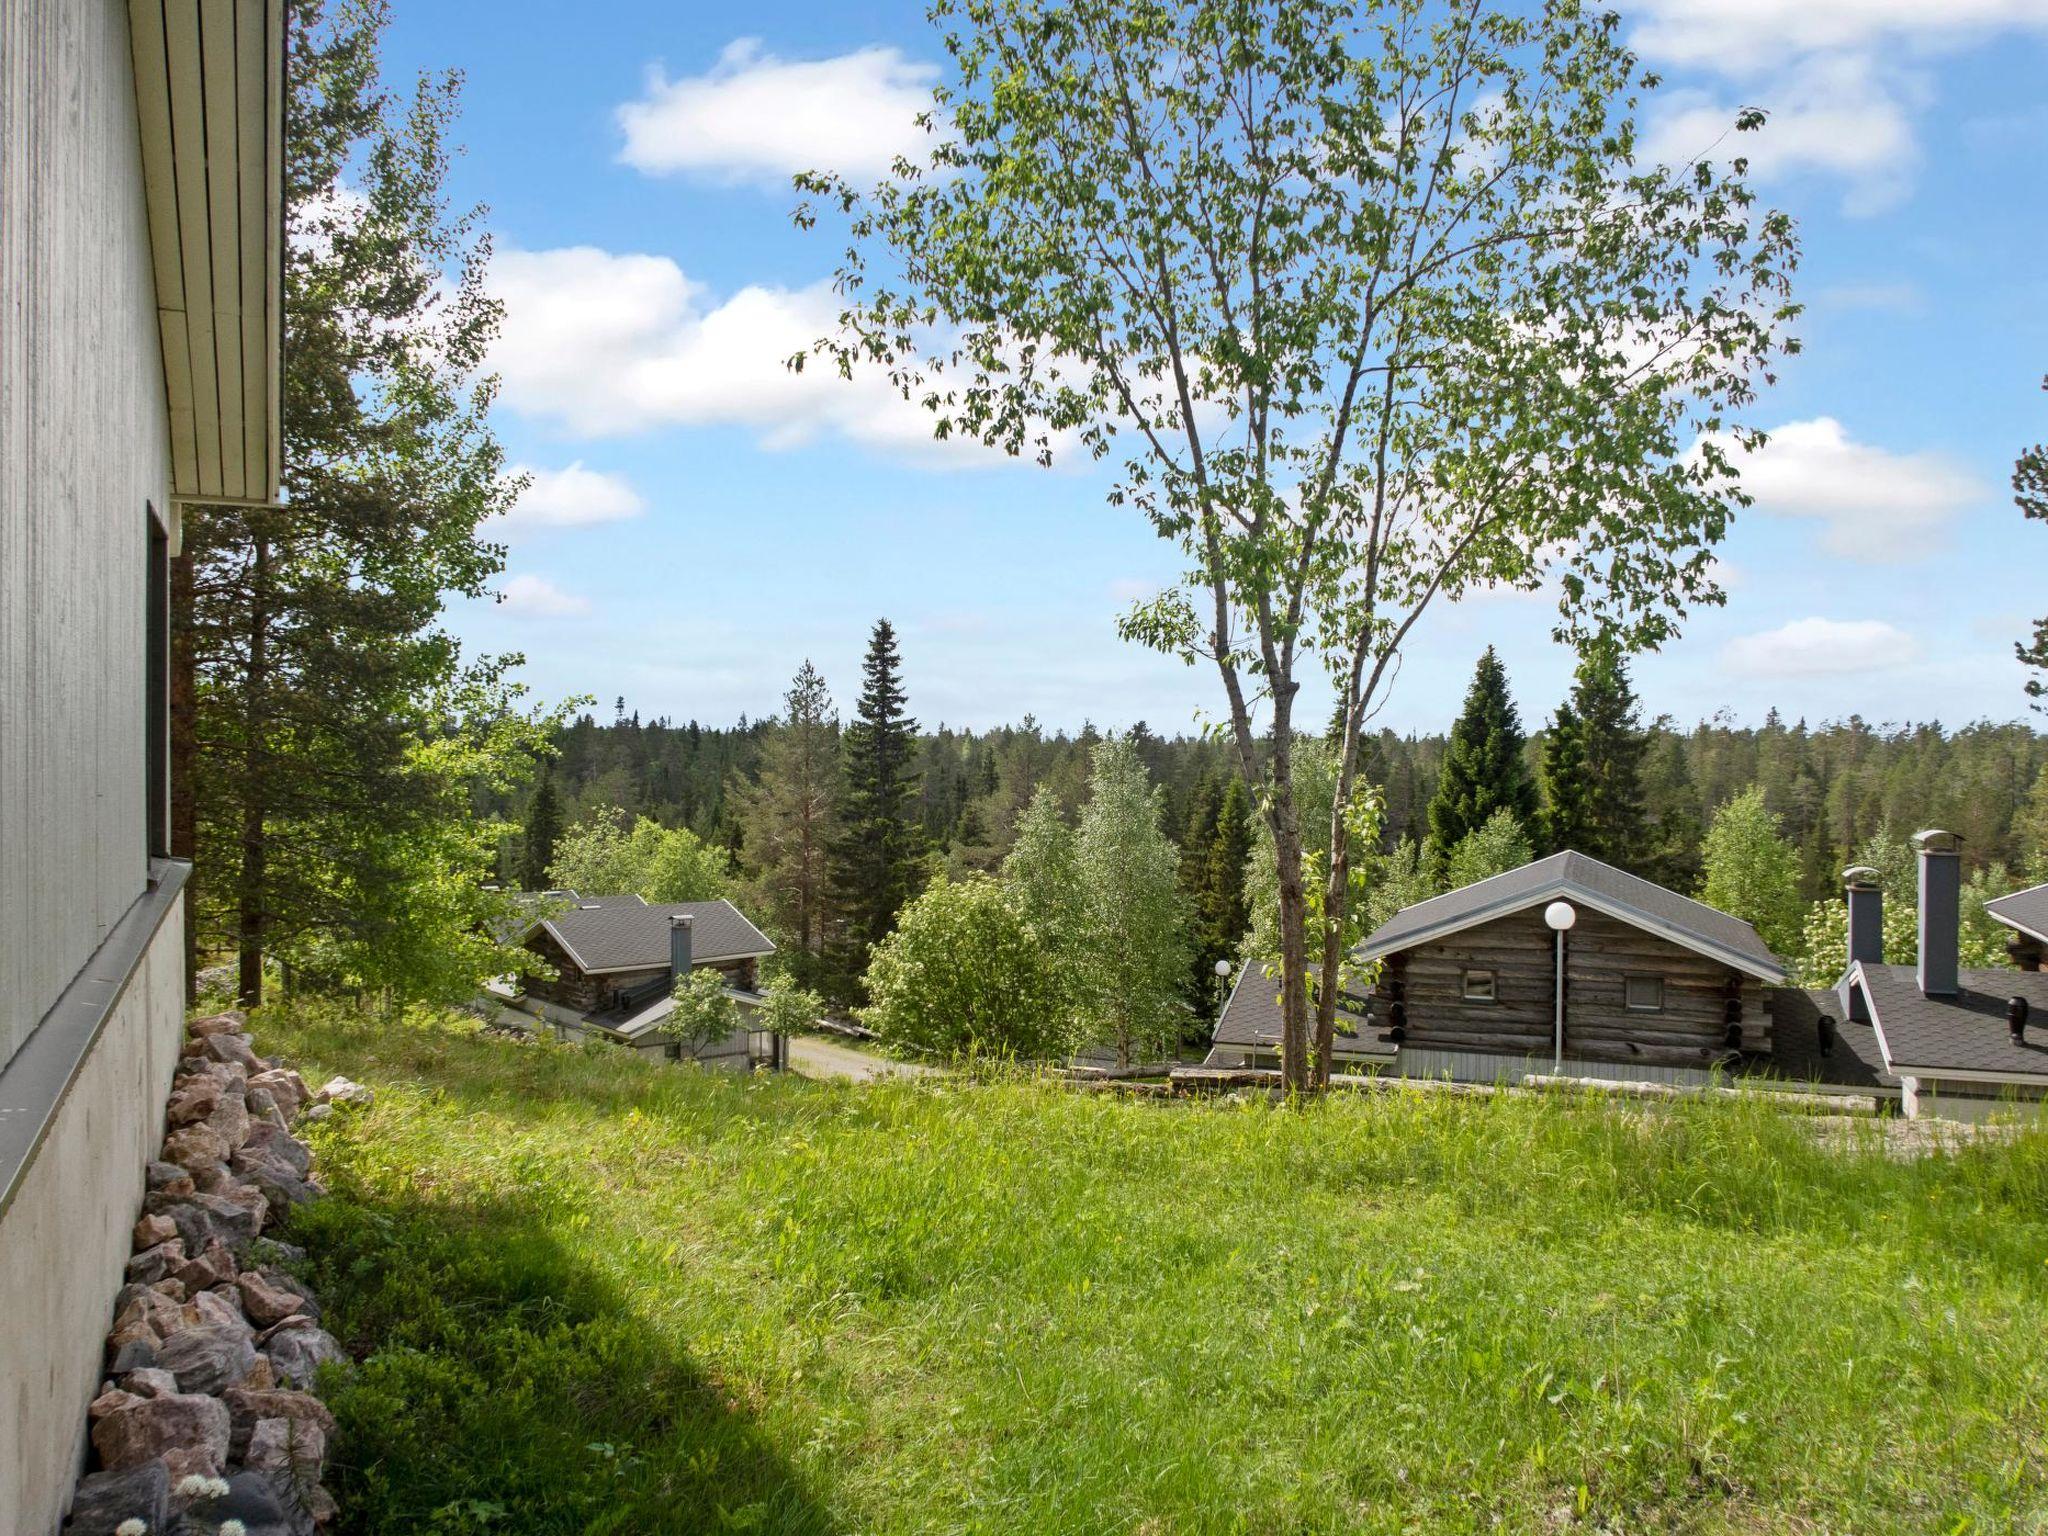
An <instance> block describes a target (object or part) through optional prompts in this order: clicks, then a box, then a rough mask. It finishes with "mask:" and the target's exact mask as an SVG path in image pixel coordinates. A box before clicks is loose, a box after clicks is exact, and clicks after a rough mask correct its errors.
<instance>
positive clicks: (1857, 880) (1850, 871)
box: [1842, 864, 1879, 890]
mask: <svg viewBox="0 0 2048 1536" xmlns="http://www.w3.org/2000/svg"><path fill="white" fill-rule="evenodd" d="M1878 878H1879V877H1878V873H1877V871H1876V870H1874V869H1872V868H1871V867H1870V866H1869V865H1868V864H1851V865H1850V866H1849V867H1848V868H1847V869H1845V870H1843V871H1842V883H1843V884H1844V885H1847V886H1852V887H1854V888H1855V889H1857V890H1875V889H1876V888H1877V882H1878Z"/></svg>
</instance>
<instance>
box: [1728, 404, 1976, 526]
mask: <svg viewBox="0 0 2048 1536" xmlns="http://www.w3.org/2000/svg"><path fill="white" fill-rule="evenodd" d="M1721 446H1722V447H1723V449H1724V450H1725V451H1727V452H1728V453H1729V454H1730V457H1731V458H1732V459H1733V461H1734V463H1735V466H1736V468H1737V469H1738V470H1739V471H1740V473H1741V476H1742V487H1743V489H1744V490H1746V491H1748V492H1749V494H1750V495H1751V496H1753V497H1755V498H1756V505H1757V509H1758V510H1759V511H1761V512H1766V513H1769V514H1770V515H1772V516H1774V517H1805V518H1813V519H1815V520H1816V521H1818V522H1819V523H1820V524H1821V525H1822V527H1821V546H1822V548H1824V549H1825V550H1827V552H1828V553H1829V554H1832V555H1838V556H1841V557H1842V558H1844V559H1848V560H1860V561H1892V560H1910V559H1917V558H1922V557H1924V556H1925V555H1927V553H1928V552H1929V545H1930V543H1931V541H1933V540H1934V539H1935V538H1936V536H1937V535H1938V534H1939V531H1940V529H1941V528H1942V526H1943V525H1944V524H1945V523H1947V522H1948V520H1949V519H1950V518H1952V517H1954V516H1955V515H1956V513H1958V512H1960V511H1961V510H1962V509H1963V508H1965V507H1967V506H1969V505H1971V504H1972V503H1973V502H1976V501H1978V500H1981V499H1982V498H1984V497H1986V496H1987V495H1989V494H1990V491H1989V488H1988V487H1986V486H1985V485H1984V484H1983V483H1982V482H1981V481H1979V480H1978V479H1977V477H1976V476H1975V475H1973V474H1971V473H1970V472H1969V471H1968V470H1967V469H1965V468H1963V467H1962V466H1961V465H1959V464H1957V463H1955V462H1954V461H1953V460H1951V459H1949V458H1947V457H1945V456H1944V455H1942V454H1938V453H1893V452H1891V451H1890V450H1888V449H1884V448H1878V447H1875V446H1873V445H1871V444H1869V443H1859V442H1856V441H1854V440H1853V439H1851V438H1850V436H1849V434H1848V432H1847V430H1846V429H1844V427H1843V426H1842V424H1841V423H1840V422H1839V421H1837V420H1835V419H1834V418H1833V417H1832V416H1818V417H1815V418H1814V419H1813V420H1812V421H1794V422H1787V423H1786V424H1785V425H1784V426H1782V427H1779V428H1777V429H1776V430H1775V431H1773V432H1772V433H1771V434H1770V440H1769V441H1768V442H1767V443H1766V444H1765V445H1764V446H1763V447H1762V448H1760V449H1758V450H1757V451H1756V452H1754V453H1749V454H1745V453H1743V452H1742V451H1741V449H1739V448H1736V447H1734V446H1733V445H1731V444H1729V443H1726V442H1723V443H1722V444H1721Z"/></svg>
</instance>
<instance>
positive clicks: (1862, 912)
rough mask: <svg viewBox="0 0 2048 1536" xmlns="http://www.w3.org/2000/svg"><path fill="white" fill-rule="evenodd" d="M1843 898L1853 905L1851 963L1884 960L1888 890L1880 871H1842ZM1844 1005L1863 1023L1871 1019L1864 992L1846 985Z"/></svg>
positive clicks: (1867, 868) (1865, 867)
mask: <svg viewBox="0 0 2048 1536" xmlns="http://www.w3.org/2000/svg"><path fill="white" fill-rule="evenodd" d="M1842 899H1843V900H1844V901H1846V902H1847V903H1848V904H1849V964H1850V965H1854V964H1855V963H1856V962H1857V961H1859V960H1861V961H1862V962H1863V963H1864V964H1865V965H1882V964H1883V963H1884V891H1883V890H1882V889H1881V888H1880V887H1879V886H1878V883H1877V871H1876V870H1874V869H1872V868H1871V867H1870V866H1869V865H1868V864H1857V865H1853V866H1851V867H1850V868H1848V869H1845V870H1843V871H1842ZM1842 1001H1843V1006H1844V1007H1845V1008H1846V1009H1847V1010H1848V1014H1849V1017H1850V1018H1852V1019H1854V1020H1856V1021H1857V1022H1858V1023H1860V1024H1868V1023H1869V1022H1870V1005H1869V1004H1868V1003H1866V1002H1865V1001H1864V1000H1863V994H1862V993H1861V992H1859V991H1856V990H1855V989H1853V988H1849V987H1846V986H1845V987H1844V989H1843V991H1842Z"/></svg>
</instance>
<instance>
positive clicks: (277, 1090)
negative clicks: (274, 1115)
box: [249, 1067, 309, 1120]
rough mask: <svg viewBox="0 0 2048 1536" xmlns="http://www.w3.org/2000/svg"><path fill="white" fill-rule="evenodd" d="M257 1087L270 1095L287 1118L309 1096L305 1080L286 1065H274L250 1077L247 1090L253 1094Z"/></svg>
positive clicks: (296, 1110) (297, 1109)
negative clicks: (268, 1069) (266, 1070)
mask: <svg viewBox="0 0 2048 1536" xmlns="http://www.w3.org/2000/svg"><path fill="white" fill-rule="evenodd" d="M259 1088H260V1089H262V1090H263V1091H264V1092H265V1093H267V1094H269V1095H270V1097H271V1098H272V1099H273V1100H274V1101H275V1102H276V1104H277V1107H278V1108H279V1109H281V1110H283V1111H284V1115H285V1118H286V1119H287V1120H289V1119H290V1118H291V1117H292V1116H293V1115H295V1114H297V1113H298V1112H299V1106H301V1105H302V1104H304V1103H305V1102H306V1100H307V1098H308V1097H309V1095H308V1094H307V1092H306V1084H305V1080H304V1079H303V1078H301V1077H300V1076H299V1074H298V1073H296V1072H294V1071H292V1070H291V1069H290V1068H288V1067H274V1068H272V1069H271V1070H270V1071H268V1072H259V1073H257V1074H256V1075H255V1076H254V1077H252V1078H250V1079H249V1091H250V1092H251V1093H252V1094H253V1093H254V1092H255V1091H256V1090H257V1089H259Z"/></svg>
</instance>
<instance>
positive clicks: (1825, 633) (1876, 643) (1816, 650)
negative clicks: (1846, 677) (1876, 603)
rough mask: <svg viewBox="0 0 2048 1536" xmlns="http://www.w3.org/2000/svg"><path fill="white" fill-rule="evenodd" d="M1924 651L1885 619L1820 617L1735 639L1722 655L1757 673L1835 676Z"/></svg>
mask: <svg viewBox="0 0 2048 1536" xmlns="http://www.w3.org/2000/svg"><path fill="white" fill-rule="evenodd" d="M1918 654H1919V645H1918V643H1917V642H1916V641H1915V640H1914V639H1913V637H1912V636H1911V635H1909V634H1907V633H1906V632H1905V631H1904V630H1903V629H1900V628H1899V627H1898V626H1897V625H1896V624H1887V623H1885V622H1884V621H1883V620H1882V619H1819V618H1814V619H1794V620H1793V621H1792V622H1791V623H1789V624H1781V625H1780V626H1779V627H1778V628H1776V629H1772V630H1766V631H1764V632H1763V633H1762V634H1756V635H1743V636H1741V637H1740V638H1738V639H1735V640H1731V641H1729V642H1728V644H1727V645H1726V646H1725V647H1724V648H1723V649H1722V652H1721V659H1722V661H1723V662H1724V663H1725V664H1726V665H1727V667H1728V668H1729V669H1730V670H1731V671H1734V672H1740V673H1744V674H1747V675H1749V676H1752V677H1771V678H1778V677H1821V676H1828V677H1834V676H1841V675H1843V674H1846V673H1852V672H1883V671H1889V670H1892V669H1894V668H1897V667H1900V666H1902V665H1904V664H1906V663H1907V662H1910V661H1912V660H1914V659H1915V658H1916V657H1917V656H1918Z"/></svg>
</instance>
